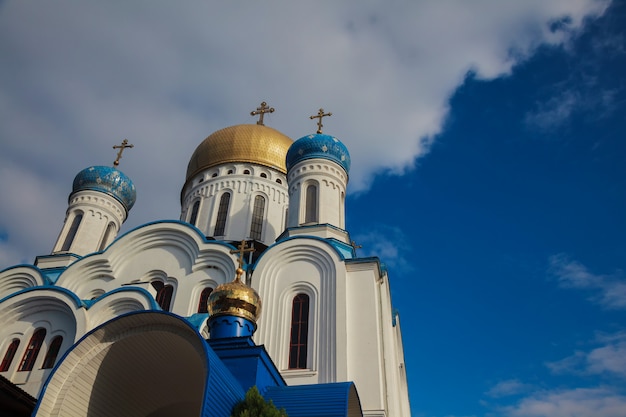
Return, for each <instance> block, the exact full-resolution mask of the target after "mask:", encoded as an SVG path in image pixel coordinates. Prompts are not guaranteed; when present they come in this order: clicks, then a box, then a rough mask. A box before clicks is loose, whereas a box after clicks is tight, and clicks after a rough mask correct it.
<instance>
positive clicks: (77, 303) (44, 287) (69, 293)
mask: <svg viewBox="0 0 626 417" xmlns="http://www.w3.org/2000/svg"><path fill="white" fill-rule="evenodd" d="M42 290H52V291H57V292H60V293H63V294H65V295H67V296H69V297H70V299H71V300H72V301H73V302H74V306H75V307H76V308H80V307H85V304H84V303H83V301H82V300H81V299H80V298H78V296H77V295H76V294H74V293H73V292H72V291H70V290H68V289H67V288H63V287H57V286H54V285H40V286H38V287H31V288H24V289H23V290H19V291H16V292H14V293H13V294H10V295H7V296H6V297H4V298H2V299H0V304H2V303H4V302H5V301H6V300H9V299H11V298H13V297H16V296H18V295H20V294H24V293H27V292H35V291H42Z"/></svg>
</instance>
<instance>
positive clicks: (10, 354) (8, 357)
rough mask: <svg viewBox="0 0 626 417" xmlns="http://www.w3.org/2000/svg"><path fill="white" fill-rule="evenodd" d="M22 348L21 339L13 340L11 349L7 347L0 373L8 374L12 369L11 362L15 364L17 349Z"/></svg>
mask: <svg viewBox="0 0 626 417" xmlns="http://www.w3.org/2000/svg"><path fill="white" fill-rule="evenodd" d="M19 346H20V339H13V340H12V341H11V344H10V345H9V347H7V351H6V352H5V353H4V358H2V363H1V364H0V372H6V371H8V370H9V368H10V367H11V362H13V358H14V357H15V352H17V348H18V347H19Z"/></svg>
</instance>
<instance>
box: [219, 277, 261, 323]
mask: <svg viewBox="0 0 626 417" xmlns="http://www.w3.org/2000/svg"><path fill="white" fill-rule="evenodd" d="M239 271H241V272H243V271H242V270H241V269H238V270H237V278H235V280H234V281H232V282H228V283H226V284H221V285H218V286H217V288H216V289H215V290H213V292H212V293H211V295H210V296H209V300H208V302H207V304H208V312H209V317H215V316H225V315H228V316H237V317H241V318H244V319H247V320H250V321H251V322H253V323H256V321H257V319H258V318H259V317H260V315H261V297H259V294H258V293H257V292H256V291H255V290H254V288H252V287H249V286H247V285H246V284H244V283H243V282H241V279H240V278H239V276H240V273H239Z"/></svg>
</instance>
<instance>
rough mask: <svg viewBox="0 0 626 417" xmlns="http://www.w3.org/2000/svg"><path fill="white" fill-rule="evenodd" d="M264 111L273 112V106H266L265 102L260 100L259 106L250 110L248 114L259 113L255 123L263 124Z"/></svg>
mask: <svg viewBox="0 0 626 417" xmlns="http://www.w3.org/2000/svg"><path fill="white" fill-rule="evenodd" d="M265 113H274V107H267V103H266V102H262V103H261V107H257V108H256V110H255V111H251V112H250V116H256V115H259V120H258V121H257V122H256V124H258V125H261V126H265V125H264V124H263V116H264V115H265Z"/></svg>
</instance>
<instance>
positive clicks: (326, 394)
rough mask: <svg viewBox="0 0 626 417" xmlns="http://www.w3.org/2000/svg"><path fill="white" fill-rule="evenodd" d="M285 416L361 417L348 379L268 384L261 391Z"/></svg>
mask: <svg viewBox="0 0 626 417" xmlns="http://www.w3.org/2000/svg"><path fill="white" fill-rule="evenodd" d="M263 397H265V399H266V400H272V402H273V403H274V405H275V406H276V407H278V408H284V409H285V411H286V412H287V415H288V416H289V417H361V416H362V415H363V411H362V409H361V401H360V400H359V395H358V393H357V391H356V386H355V385H354V383H352V382H340V383H334V384H315V385H295V386H282V387H280V386H278V387H268V388H267V390H266V391H265V392H264V393H263Z"/></svg>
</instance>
